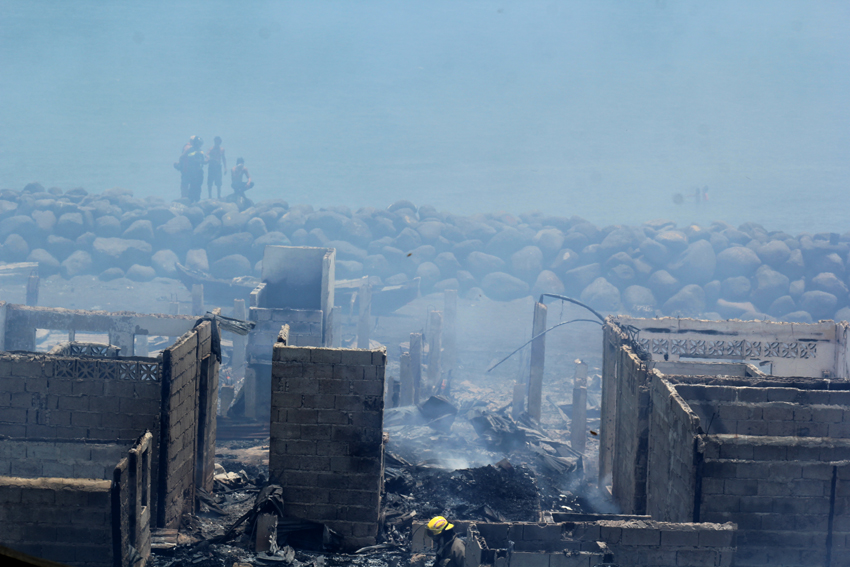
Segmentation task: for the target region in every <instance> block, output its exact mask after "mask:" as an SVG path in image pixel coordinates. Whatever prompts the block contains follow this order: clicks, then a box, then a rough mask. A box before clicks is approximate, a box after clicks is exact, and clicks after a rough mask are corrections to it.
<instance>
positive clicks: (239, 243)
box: [207, 232, 254, 262]
mask: <svg viewBox="0 0 850 567" xmlns="http://www.w3.org/2000/svg"><path fill="white" fill-rule="evenodd" d="M253 243H254V237H253V236H251V233H250V232H237V233H235V234H228V235H225V236H220V237H218V238H216V239H215V240H213V241H212V242H210V244H209V246H207V255H208V256H209V258H210V260H212V261H213V262H215V261H216V260H219V259H221V258H224V257H225V256H231V255H233V254H243V253H244V252H247V251H249V250H250V249H251V244H253Z"/></svg>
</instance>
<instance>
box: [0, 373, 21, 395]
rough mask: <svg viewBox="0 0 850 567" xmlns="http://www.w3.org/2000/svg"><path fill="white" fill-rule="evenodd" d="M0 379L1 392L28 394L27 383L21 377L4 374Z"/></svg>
mask: <svg viewBox="0 0 850 567" xmlns="http://www.w3.org/2000/svg"><path fill="white" fill-rule="evenodd" d="M0 375H2V378H0V391H2V392H12V393H14V392H26V391H27V382H26V379H25V378H21V377H20V376H10V375H9V374H8V373H2V374H0Z"/></svg>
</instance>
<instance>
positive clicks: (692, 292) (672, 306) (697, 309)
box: [661, 284, 719, 317]
mask: <svg viewBox="0 0 850 567" xmlns="http://www.w3.org/2000/svg"><path fill="white" fill-rule="evenodd" d="M718 303H719V302H718ZM661 309H662V311H663V312H664V313H665V314H666V315H671V316H675V317H696V316H698V315H699V314H700V313H702V312H704V311H705V291H704V290H703V289H702V288H701V287H700V286H698V285H696V284H690V285H686V286H685V287H683V288H682V289H680V290H679V291H678V293H676V295H674V296H673V297H671V298H670V299H668V300H667V301H665V302H664V305H663V307H662V308H661Z"/></svg>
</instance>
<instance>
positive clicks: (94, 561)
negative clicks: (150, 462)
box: [0, 477, 114, 567]
mask: <svg viewBox="0 0 850 567" xmlns="http://www.w3.org/2000/svg"><path fill="white" fill-rule="evenodd" d="M111 490H112V481H111V480H94V479H54V478H40V479H24V478H12V477H0V542H2V544H3V545H5V546H7V547H10V548H12V549H15V550H18V551H22V552H24V553H29V554H30V555H34V556H36V557H41V558H44V559H49V560H52V561H58V562H61V563H64V564H67V565H71V566H73V567H113V565H114V563H113V547H112V529H113V526H112V507H111Z"/></svg>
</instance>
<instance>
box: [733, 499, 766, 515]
mask: <svg viewBox="0 0 850 567" xmlns="http://www.w3.org/2000/svg"><path fill="white" fill-rule="evenodd" d="M739 506H740V508H739V509H740V510H741V512H745V513H768V512H770V511H772V510H773V498H770V497H767V496H747V497H746V498H741V499H740V504H739Z"/></svg>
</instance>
